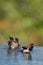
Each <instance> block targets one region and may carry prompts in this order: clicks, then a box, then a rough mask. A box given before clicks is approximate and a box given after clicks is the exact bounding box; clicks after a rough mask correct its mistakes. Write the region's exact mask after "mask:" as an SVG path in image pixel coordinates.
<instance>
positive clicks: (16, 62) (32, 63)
mask: <svg viewBox="0 0 43 65" xmlns="http://www.w3.org/2000/svg"><path fill="white" fill-rule="evenodd" d="M16 51H17V52H16ZM16 51H15V50H9V49H8V47H7V46H0V65H43V47H34V49H33V51H32V52H31V54H29V55H28V54H25V53H21V52H20V51H19V50H16ZM31 56H32V57H31ZM31 59H32V60H31Z"/></svg>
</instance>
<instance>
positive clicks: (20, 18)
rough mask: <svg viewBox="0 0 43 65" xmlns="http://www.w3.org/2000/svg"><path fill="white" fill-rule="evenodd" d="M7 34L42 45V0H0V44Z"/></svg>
mask: <svg viewBox="0 0 43 65" xmlns="http://www.w3.org/2000/svg"><path fill="white" fill-rule="evenodd" d="M9 36H13V37H14V38H15V37H18V38H19V40H20V41H19V42H20V44H21V45H29V44H30V43H34V44H35V45H38V46H43V0H0V45H4V44H5V45H6V44H7V41H8V38H9Z"/></svg>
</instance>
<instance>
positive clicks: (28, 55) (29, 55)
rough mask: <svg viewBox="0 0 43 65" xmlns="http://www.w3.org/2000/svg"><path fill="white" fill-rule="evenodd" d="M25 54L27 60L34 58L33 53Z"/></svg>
mask: <svg viewBox="0 0 43 65" xmlns="http://www.w3.org/2000/svg"><path fill="white" fill-rule="evenodd" d="M24 56H25V58H26V59H27V60H32V57H31V54H30V53H24Z"/></svg>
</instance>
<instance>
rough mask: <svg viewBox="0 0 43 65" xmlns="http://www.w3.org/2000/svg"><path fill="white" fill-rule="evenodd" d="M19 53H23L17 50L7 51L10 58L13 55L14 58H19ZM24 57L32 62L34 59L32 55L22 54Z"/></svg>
mask: <svg viewBox="0 0 43 65" xmlns="http://www.w3.org/2000/svg"><path fill="white" fill-rule="evenodd" d="M19 53H21V52H20V51H18V50H17V49H14V50H12V49H8V51H7V55H8V56H9V55H12V54H13V56H15V57H16V56H18V54H19ZM19 55H20V54H19ZM22 55H23V56H24V57H25V59H27V60H32V57H31V54H30V53H22Z"/></svg>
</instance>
